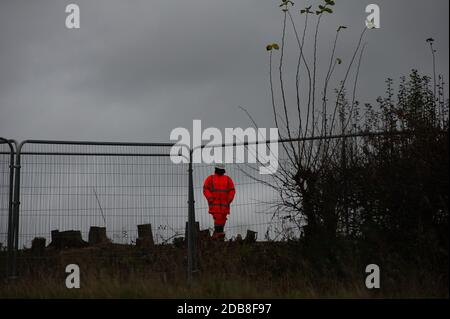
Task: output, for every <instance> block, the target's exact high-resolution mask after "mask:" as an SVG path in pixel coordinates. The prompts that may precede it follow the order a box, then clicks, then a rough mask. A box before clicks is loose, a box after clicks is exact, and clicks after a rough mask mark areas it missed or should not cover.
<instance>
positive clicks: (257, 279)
mask: <svg viewBox="0 0 450 319" xmlns="http://www.w3.org/2000/svg"><path fill="white" fill-rule="evenodd" d="M201 248H202V249H201V251H202V254H201V255H200V258H199V264H200V266H201V267H200V271H199V273H198V274H197V276H196V277H197V278H196V280H195V283H194V284H192V285H188V284H187V280H186V274H185V269H186V258H185V249H183V248H175V247H173V246H172V245H165V246H157V247H155V248H153V249H150V250H142V249H137V248H135V247H129V246H117V245H116V246H103V247H91V248H85V249H74V250H67V251H62V252H57V251H48V252H47V253H46V255H45V257H44V258H32V256H31V255H30V253H29V252H22V253H21V256H20V258H21V260H22V262H21V268H20V274H21V276H20V277H19V279H17V280H15V281H13V282H9V283H8V282H2V283H0V298H436V297H441V298H442V297H444V298H448V281H443V278H442V277H440V276H437V275H435V274H433V273H424V272H420V271H419V270H417V271H416V270H415V269H414V267H413V268H411V267H410V269H409V270H408V271H406V272H402V271H398V269H396V271H390V272H389V271H386V272H385V273H384V274H382V280H381V285H382V287H381V289H379V290H369V289H367V288H366V287H365V284H364V279H365V274H364V268H363V267H362V265H361V264H358V262H357V261H356V260H346V261H345V262H342V264H340V265H339V264H337V265H336V267H335V268H334V269H331V270H329V271H327V267H328V266H327V267H324V268H323V269H320V267H318V265H317V264H314V263H312V262H306V259H305V258H304V257H302V256H301V254H299V251H298V247H297V246H296V245H290V244H286V243H257V244H253V245H240V244H237V243H209V244H206V245H203V246H202V247H201ZM69 263H76V264H78V265H79V266H80V271H81V288H80V289H67V288H66V286H65V276H66V274H65V273H64V269H65V265H67V264H69ZM401 274H404V275H403V276H402V275H401Z"/></svg>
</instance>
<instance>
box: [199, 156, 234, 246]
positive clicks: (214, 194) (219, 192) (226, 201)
mask: <svg viewBox="0 0 450 319" xmlns="http://www.w3.org/2000/svg"><path fill="white" fill-rule="evenodd" d="M235 194H236V190H235V188H234V182H233V180H232V179H231V178H230V177H229V176H227V175H225V165H224V164H216V165H215V166H214V174H213V175H210V176H208V177H207V178H206V179H205V183H204V184H203V195H205V197H206V200H207V201H208V212H209V213H210V214H211V215H212V217H213V219H214V234H213V239H221V240H223V239H224V238H225V233H224V227H225V223H226V222H227V215H229V214H230V204H231V202H232V201H233V199H234V195H235Z"/></svg>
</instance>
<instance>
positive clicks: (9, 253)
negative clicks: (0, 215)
mask: <svg viewBox="0 0 450 319" xmlns="http://www.w3.org/2000/svg"><path fill="white" fill-rule="evenodd" d="M0 142H1V143H5V144H8V146H9V151H10V158H9V188H8V235H7V245H8V248H7V249H8V251H7V259H6V278H10V277H11V274H12V252H13V242H14V235H13V231H14V222H13V187H14V186H13V185H14V156H15V150H14V147H13V144H15V142H14V141H11V140H7V139H5V138H2V137H0Z"/></svg>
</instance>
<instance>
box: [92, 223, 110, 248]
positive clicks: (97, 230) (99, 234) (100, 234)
mask: <svg viewBox="0 0 450 319" xmlns="http://www.w3.org/2000/svg"><path fill="white" fill-rule="evenodd" d="M88 241H89V245H98V244H104V243H108V242H109V239H108V237H106V227H96V226H91V228H89V239H88Z"/></svg>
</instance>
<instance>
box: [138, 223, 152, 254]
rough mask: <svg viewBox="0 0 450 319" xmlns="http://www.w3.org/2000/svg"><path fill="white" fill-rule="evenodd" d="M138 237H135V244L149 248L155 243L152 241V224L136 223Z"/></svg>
mask: <svg viewBox="0 0 450 319" xmlns="http://www.w3.org/2000/svg"><path fill="white" fill-rule="evenodd" d="M137 228H138V238H136V246H137V247H142V248H150V247H152V246H153V245H154V244H155V243H154V241H153V232H152V224H143V225H138V226H137Z"/></svg>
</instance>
